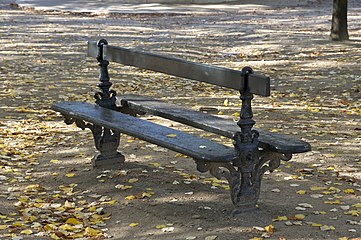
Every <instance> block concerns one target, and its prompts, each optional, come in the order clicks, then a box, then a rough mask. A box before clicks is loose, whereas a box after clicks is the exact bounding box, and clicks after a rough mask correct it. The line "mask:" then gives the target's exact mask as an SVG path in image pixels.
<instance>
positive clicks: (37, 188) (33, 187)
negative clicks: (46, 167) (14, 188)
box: [26, 184, 42, 190]
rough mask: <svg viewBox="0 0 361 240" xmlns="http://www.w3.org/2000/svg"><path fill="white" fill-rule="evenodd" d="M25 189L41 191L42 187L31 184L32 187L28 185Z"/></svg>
mask: <svg viewBox="0 0 361 240" xmlns="http://www.w3.org/2000/svg"><path fill="white" fill-rule="evenodd" d="M26 189H28V190H39V189H42V187H41V186H40V185H39V184H32V185H28V186H27V187H26Z"/></svg>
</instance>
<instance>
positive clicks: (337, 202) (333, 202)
mask: <svg viewBox="0 0 361 240" xmlns="http://www.w3.org/2000/svg"><path fill="white" fill-rule="evenodd" d="M324 203H326V204H335V205H336V204H340V203H341V202H340V200H335V201H324Z"/></svg>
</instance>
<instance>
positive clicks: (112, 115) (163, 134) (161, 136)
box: [53, 102, 238, 162]
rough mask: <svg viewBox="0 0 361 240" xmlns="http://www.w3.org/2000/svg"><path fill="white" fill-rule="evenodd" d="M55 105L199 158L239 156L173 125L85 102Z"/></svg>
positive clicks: (219, 159)
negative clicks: (168, 125)
mask: <svg viewBox="0 0 361 240" xmlns="http://www.w3.org/2000/svg"><path fill="white" fill-rule="evenodd" d="M53 109H54V110H55V111H58V112H60V113H62V114H63V115H65V116H69V117H72V118H75V119H80V120H84V121H86V122H90V123H93V124H96V125H100V126H104V127H106V128H109V129H112V130H116V131H119V132H121V133H124V134H127V135H130V136H133V137H136V138H139V139H142V140H145V141H147V142H150V143H154V144H156V145H159V146H162V147H165V148H168V149H171V150H173V151H176V152H179V153H182V154H185V155H187V156H190V157H192V158H194V159H196V160H202V161H211V162H231V161H233V160H234V159H236V158H237V157H238V154H237V151H236V150H235V149H234V148H233V147H227V146H224V145H221V144H219V143H216V142H212V141H210V140H208V139H204V138H200V137H198V136H195V135H191V134H188V133H185V132H182V131H178V130H175V129H171V128H168V127H165V126H162V125H159V124H155V123H152V122H149V121H146V120H143V119H139V118H135V117H132V116H129V115H127V114H123V113H120V112H116V111H113V110H109V109H106V108H103V107H99V106H97V105H93V104H89V103H83V102H60V103H55V104H54V105H53Z"/></svg>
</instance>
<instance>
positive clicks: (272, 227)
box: [264, 224, 275, 234]
mask: <svg viewBox="0 0 361 240" xmlns="http://www.w3.org/2000/svg"><path fill="white" fill-rule="evenodd" d="M264 230H266V232H268V233H271V234H272V233H273V232H274V231H275V228H274V226H273V225H272V224H271V225H268V226H266V227H264Z"/></svg>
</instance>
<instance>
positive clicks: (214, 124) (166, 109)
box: [117, 94, 311, 154]
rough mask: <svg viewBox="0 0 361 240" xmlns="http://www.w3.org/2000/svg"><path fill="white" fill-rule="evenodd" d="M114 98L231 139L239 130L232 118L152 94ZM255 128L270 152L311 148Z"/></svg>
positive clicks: (129, 105) (134, 108) (308, 145)
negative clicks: (167, 101) (179, 104)
mask: <svg viewBox="0 0 361 240" xmlns="http://www.w3.org/2000/svg"><path fill="white" fill-rule="evenodd" d="M117 98H118V103H119V101H120V105H121V106H124V107H128V108H130V109H133V110H135V111H139V112H146V113H149V114H153V115H155V116H160V117H163V118H166V119H170V120H173V121H176V122H180V123H183V124H186V125H189V126H192V127H195V128H199V129H202V130H205V131H208V132H212V133H215V134H218V135H221V136H225V137H228V138H232V137H233V134H234V133H235V132H236V131H240V130H241V129H240V128H239V127H238V126H237V124H236V123H235V122H233V121H230V120H227V119H223V118H220V117H217V116H213V115H209V114H206V113H203V112H199V111H194V110H191V109H187V108H184V107H180V106H178V105H175V104H170V103H166V102H164V101H161V100H158V99H154V98H151V97H147V96H139V95H135V94H128V95H122V96H119V97H117ZM254 129H255V130H257V131H258V132H259V141H260V145H259V146H260V147H261V148H264V149H267V150H269V151H272V152H278V153H284V154H294V153H303V152H308V151H310V150H311V146H310V144H309V143H307V142H304V141H301V140H298V139H294V138H291V137H288V136H286V135H283V134H279V133H271V132H268V131H265V130H261V129H257V128H254Z"/></svg>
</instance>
